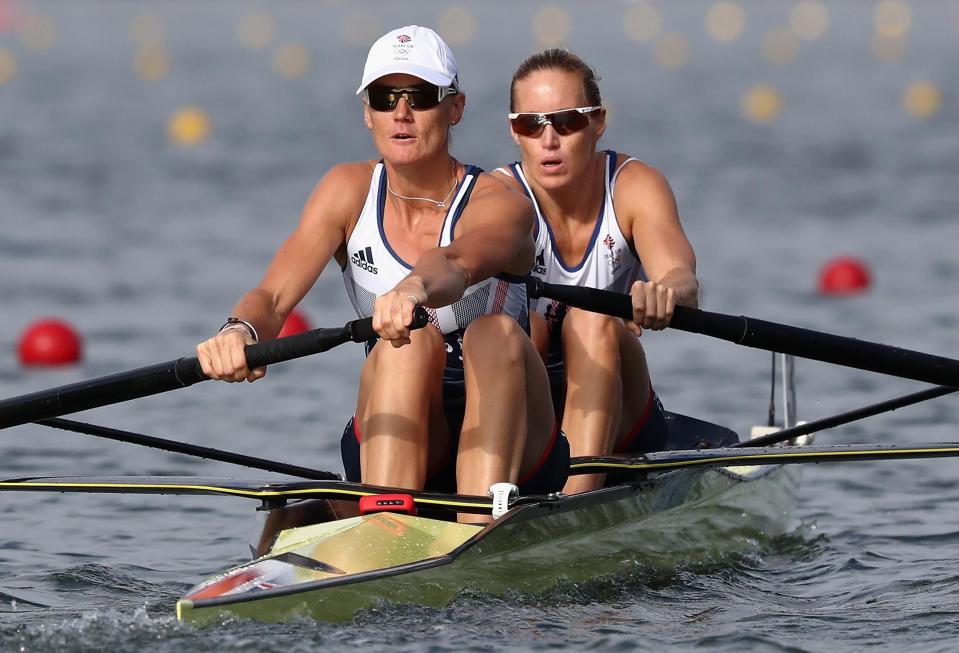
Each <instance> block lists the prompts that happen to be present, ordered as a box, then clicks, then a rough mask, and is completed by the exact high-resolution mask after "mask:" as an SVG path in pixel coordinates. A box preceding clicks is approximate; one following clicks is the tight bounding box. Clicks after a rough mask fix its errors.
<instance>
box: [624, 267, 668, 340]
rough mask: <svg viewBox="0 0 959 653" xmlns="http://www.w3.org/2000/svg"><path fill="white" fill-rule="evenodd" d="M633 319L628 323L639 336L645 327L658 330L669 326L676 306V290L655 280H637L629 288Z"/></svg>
mask: <svg viewBox="0 0 959 653" xmlns="http://www.w3.org/2000/svg"><path fill="white" fill-rule="evenodd" d="M629 296H630V299H631V300H632V303H633V319H632V320H630V321H628V322H627V323H626V326H627V327H629V330H630V331H632V332H633V333H635V334H636V335H637V336H638V335H641V334H642V332H643V329H644V328H645V329H653V330H654V331H658V330H660V329H665V328H666V327H667V326H669V321H670V320H671V319H672V318H673V310H674V309H675V308H676V291H675V290H673V289H672V288H671V287H669V286H666V285H663V284H661V283H657V282H655V281H637V282H635V283H634V284H633V285H632V287H631V288H630V289H629Z"/></svg>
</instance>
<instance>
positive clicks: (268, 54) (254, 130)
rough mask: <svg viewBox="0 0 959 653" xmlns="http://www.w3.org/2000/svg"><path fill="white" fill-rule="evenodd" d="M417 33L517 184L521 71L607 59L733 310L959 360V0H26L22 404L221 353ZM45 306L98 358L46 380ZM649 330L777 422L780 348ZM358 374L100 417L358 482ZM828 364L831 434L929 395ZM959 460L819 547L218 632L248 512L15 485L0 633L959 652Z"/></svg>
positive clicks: (264, 646)
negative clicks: (830, 289) (28, 354)
mask: <svg viewBox="0 0 959 653" xmlns="http://www.w3.org/2000/svg"><path fill="white" fill-rule="evenodd" d="M410 23H418V24H424V25H429V26H433V27H435V28H436V29H437V30H438V31H440V33H441V34H443V35H444V36H445V37H446V38H447V39H448V40H449V42H450V43H451V45H452V46H453V48H454V51H455V52H456V56H457V58H458V61H459V64H460V68H461V75H460V77H461V81H462V83H463V87H464V89H465V91H466V93H467V97H468V102H467V106H468V109H467V114H466V118H465V120H464V122H463V123H462V124H461V126H459V127H458V128H457V130H456V132H455V136H454V139H455V140H454V153H455V154H456V155H457V156H458V157H459V158H460V159H461V160H464V161H468V162H472V163H476V164H478V165H480V166H482V167H484V168H487V169H492V168H494V167H496V166H498V165H501V164H503V163H506V162H509V161H512V160H513V159H514V158H516V156H517V152H516V151H515V149H514V146H513V144H512V141H511V140H510V138H509V133H508V129H507V125H506V120H505V112H506V111H507V106H506V101H507V88H508V81H509V78H510V76H511V75H512V72H513V70H514V69H515V67H516V65H517V64H518V63H519V62H520V61H521V60H522V59H523V58H524V57H525V56H526V55H528V54H530V53H532V52H533V51H535V50H537V49H539V48H541V47H544V46H553V45H562V46H568V47H570V48H571V49H573V50H574V51H575V52H577V53H579V54H580V55H581V56H583V57H584V58H585V59H586V60H587V61H588V62H590V63H591V64H592V65H593V66H594V67H595V68H596V69H597V71H598V73H599V74H600V76H601V77H602V82H601V88H602V91H603V94H604V101H605V103H606V104H607V105H608V106H609V110H610V124H609V128H608V130H607V136H606V137H605V146H606V147H609V148H612V149H616V150H620V151H624V152H628V153H630V154H633V155H635V156H638V157H640V158H642V159H643V160H645V161H647V162H649V163H651V164H652V165H655V166H657V167H658V168H660V169H661V170H662V171H663V172H664V173H665V174H666V176H667V177H668V178H669V180H670V182H671V183H672V185H673V188H674V191H675V193H676V196H677V198H678V202H679V206H680V213H681V215H682V218H683V223H684V225H685V227H686V229H687V232H688V234H689V236H690V239H691V240H692V242H693V245H694V247H695V248H696V252H697V256H698V262H699V274H700V278H701V279H702V284H703V302H704V307H705V308H708V309H711V310H716V311H721V312H731V313H743V314H747V315H756V316H759V317H763V318H767V319H772V320H776V321H782V322H787V323H793V324H799V325H801V326H806V327H811V328H817V329H821V330H826V331H834V332H839V333H843V334H846V335H852V336H856V337H860V338H864V339H869V340H877V341H881V342H888V343H891V344H897V345H900V346H905V347H910V348H915V349H920V350H923V351H929V352H933V353H938V354H942V355H946V356H955V355H956V353H957V351H959V346H957V344H959V339H957V336H956V326H957V324H959V321H957V318H956V315H957V308H959V302H957V292H956V284H957V281H959V260H957V258H956V254H955V252H956V246H957V243H959V223H957V220H956V215H957V209H959V185H957V184H956V179H957V175H959V124H957V123H959V106H957V102H956V99H957V91H956V89H957V76H959V47H957V45H959V2H955V1H951V2H947V1H945V0H936V1H934V0H926V1H924V2H911V3H909V2H904V1H900V0H883V1H880V2H873V1H869V2H843V3H828V4H827V3H824V2H819V1H816V0H803V1H800V2H782V3H769V2H760V1H758V0H752V1H733V2H709V1H701V0H692V1H688V2H682V3H667V2H652V1H649V2H647V1H642V2H613V1H606V0H602V1H597V2H588V3H586V2H563V1H557V2H539V1H529V2H503V1H499V0H491V1H487V2H484V3H482V4H480V3H461V4H447V3H442V4H441V3H434V2H427V1H426V0H416V1H412V2H396V3H383V2H373V1H358V2H335V1H328V0H311V1H309V2H308V1H306V0H296V1H294V0H283V1H282V2H255V1H252V0H251V1H243V2H236V1H227V0H196V1H194V2H170V1H167V2H160V1H159V0H149V1H147V0H143V1H140V2H136V3H121V2H112V1H109V0H69V1H68V0H33V1H26V0H21V1H16V0H0V316H2V324H3V328H2V329H0V397H7V396H13V395H17V394H22V393H25V392H29V391H32V390H35V389H40V388H45V387H49V386H53V385H59V384H62V383H67V382H71V381H76V380H79V379H83V378H88V377H92V376H97V375H101V374H106V373H110V372H114V371H119V370H124V369H129V368H132V367H137V366H140V365H144V364H148V363H152V362H156V361H162V360H169V359H171V358H176V357H179V356H183V355H188V354H190V353H191V352H192V350H193V347H194V346H195V344H196V343H197V342H198V341H200V340H201V339H203V338H205V337H207V336H208V335H209V334H210V333H212V332H213V331H214V330H215V329H216V328H217V327H218V326H219V325H220V324H221V323H222V321H223V318H224V316H225V315H226V314H228V312H229V310H230V308H231V307H232V305H233V303H234V302H235V300H236V299H237V298H238V296H239V295H240V294H241V293H242V292H243V291H244V290H246V289H248V288H249V287H251V286H252V285H254V284H255V283H256V282H257V281H258V279H259V278H260V276H261V275H262V273H263V271H264V270H265V268H266V265H267V264H268V262H269V260H270V257H271V255H272V253H273V251H274V250H275V248H276V247H277V246H278V245H279V243H280V242H281V241H282V240H283V238H284V237H285V236H286V235H287V234H288V233H289V232H290V231H291V230H292V228H293V227H294V225H295V224H296V221H297V219H298V214H299V211H300V209H301V207H302V204H303V202H304V201H305V199H306V197H307V195H308V194H309V192H310V190H311V188H312V187H313V185H314V184H315V183H316V181H317V180H318V179H319V177H320V176H321V175H322V174H323V172H324V171H325V170H326V169H327V168H328V167H329V166H331V165H332V164H334V163H335V162H338V161H343V160H359V159H366V158H373V157H375V156H376V154H375V152H374V151H373V149H372V146H371V144H370V142H369V139H368V135H367V133H366V131H365V129H364V127H363V124H362V120H361V111H360V105H359V101H358V100H357V98H356V97H355V96H354V94H353V92H354V90H355V87H356V85H357V83H358V79H359V77H360V73H361V71H362V65H363V61H364V58H365V54H366V51H367V49H368V47H369V45H370V44H371V43H372V41H373V40H374V39H375V38H376V37H378V36H379V35H380V34H382V33H383V32H385V31H387V30H389V29H392V28H394V27H397V26H401V25H405V24H410ZM842 254H852V255H855V256H858V257H860V258H861V259H863V260H864V261H865V262H866V263H867V264H868V265H869V266H870V268H871V270H872V274H873V279H874V284H873V287H872V288H871V289H870V291H869V292H867V293H864V294H861V295H857V296H854V297H847V298H835V297H823V296H821V295H819V294H818V293H817V292H816V275H817V273H818V271H819V270H820V268H821V266H822V265H823V264H824V263H825V262H826V261H828V260H829V259H830V258H832V257H834V256H838V255H842ZM301 309H302V310H303V312H304V313H305V314H306V315H307V316H308V317H309V319H310V321H311V322H312V323H313V325H314V326H321V325H323V326H335V325H339V324H342V323H343V322H345V321H346V320H348V319H350V318H351V317H352V315H351V313H350V308H349V304H348V302H347V299H346V295H345V292H344V291H343V288H342V282H341V281H340V280H339V275H338V273H337V272H336V270H335V268H331V269H328V270H327V271H326V273H324V275H323V276H322V277H321V279H320V281H319V283H318V284H317V285H316V287H315V288H314V289H313V290H312V291H311V293H310V294H309V295H308V296H307V297H306V299H305V300H304V302H303V304H302V305H301ZM47 316H57V317H60V318H63V319H66V320H69V321H70V322H71V323H72V324H74V325H75V326H76V327H77V329H78V330H79V331H80V332H81V334H82V336H83V338H84V347H85V351H84V358H83V361H82V363H81V364H79V365H76V366H70V367H66V368H60V369H25V368H22V367H21V366H20V365H19V363H18V360H17V355H16V347H17V343H18V340H19V337H20V334H21V333H22V332H23V330H24V329H26V328H27V326H28V325H30V324H31V323H33V322H34V321H36V320H38V319H40V318H43V317H47ZM644 339H645V342H646V347H647V350H648V352H649V356H650V361H651V366H652V368H653V374H654V378H655V379H656V384H657V389H658V391H659V393H660V394H661V396H662V397H663V399H664V402H665V403H666V404H667V407H668V408H670V409H672V410H677V411H681V412H687V413H691V414H694V415H697V416H699V417H703V418H706V419H711V420H714V421H718V422H721V423H724V424H727V425H729V426H731V427H733V428H736V429H738V430H740V431H743V430H745V429H748V427H749V426H750V425H751V424H753V423H762V421H763V420H764V418H765V410H766V402H767V400H768V395H767V393H768V387H767V386H768V379H767V375H768V371H767V368H768V357H767V355H766V354H763V353H760V352H756V351H753V350H743V349H741V348H737V347H735V346H733V345H728V344H725V343H718V342H716V341H709V340H707V339H704V338H702V337H697V336H693V335H689V334H683V333H672V332H669V331H666V332H661V333H647V334H646V335H644ZM361 361H362V352H361V351H360V349H359V348H357V347H349V346H345V347H341V348H339V349H336V350H334V351H332V352H330V353H328V354H325V355H322V356H317V357H314V358H312V359H307V360H303V361H300V362H297V363H293V364H287V365H285V366H278V367H276V368H275V369H272V370H271V372H270V374H269V376H268V379H267V380H266V381H264V382H261V383H257V384H254V385H252V386H249V385H245V384H244V385H243V386H227V385H225V384H202V385H200V386H196V387H193V388H191V389H189V390H183V391H179V392H174V393H168V394H165V395H160V396H157V397H153V398H149V399H144V400H139V401H136V402H131V403H128V404H121V405H117V406H113V407H109V408H103V409H99V410H97V411H95V412H91V413H89V414H83V415H81V417H80V418H81V419H88V420H89V421H93V422H96V423H102V424H107V425H110V426H115V427H118V428H126V429H131V430H135V431H140V432H145V433H151V434H155V435H159V436H161V437H169V438H175V439H182V440H187V441H189V442H193V443H196V444H202V445H206V446H212V447H221V448H227V449H234V450H240V451H243V452H247V453H250V454H253V455H262V456H264V457H269V458H274V459H279V460H287V461H291V462H297V463H299V464H305V465H313V466H315V467H318V468H325V469H331V470H334V471H340V463H339V457H338V445H337V438H338V434H339V432H340V430H341V429H342V424H343V422H344V420H345V419H346V418H347V417H348V415H349V413H350V411H351V409H352V408H351V405H352V402H353V399H354V392H355V390H354V389H355V385H356V379H357V370H358V367H359V365H360V363H361ZM798 378H799V389H800V417H802V418H804V419H815V418H818V417H822V416H825V415H828V414H830V413H832V412H835V411H840V410H844V409H848V408H851V407H854V406H858V405H860V404H865V403H869V402H872V401H878V400H880V399H883V398H886V397H889V396H893V395H896V394H901V393H904V392H907V391H909V390H911V389H913V387H914V385H915V384H912V383H909V382H905V381H901V380H897V379H891V378H885V377H879V376H877V375H872V374H866V373H859V372H855V371H852V370H845V369H841V368H833V367H830V366H828V365H824V364H819V363H811V362H810V363H804V362H801V363H800V365H799V369H798ZM957 423H959V409H957V404H956V402H955V400H954V399H952V400H950V399H949V398H945V399H941V400H938V401H937V402H935V403H930V404H928V405H924V406H920V407H915V408H911V409H907V410H904V411H900V412H897V413H895V414H894V415H890V416H884V417H879V418H874V419H873V420H871V421H869V422H864V423H861V424H857V425H853V426H849V427H846V428H843V429H840V430H837V431H835V432H830V433H825V434H822V435H821V436H820V439H819V442H824V443H833V442H835V443H842V442H926V441H944V440H947V441H948V440H956V439H957V433H956V425H957ZM955 469H956V468H955V463H953V462H950V461H911V462H891V463H856V464H842V465H831V466H816V467H808V468H806V470H805V482H804V485H803V497H802V501H801V503H800V505H799V507H798V512H797V528H796V531H795V533H794V534H793V535H790V536H788V537H786V538H783V539H781V540H777V541H776V542H773V543H772V544H770V545H769V546H768V547H764V548H762V549H761V550H758V551H755V552H751V553H749V554H748V555H744V556H741V557H736V558H733V559H729V560H725V561H722V562H721V563H718V564H716V565H715V566H710V567H707V568H696V569H691V568H682V567H680V568H677V569H675V570H674V571H673V572H671V573H668V574H663V573H658V572H657V573H654V572H651V571H648V570H643V569H638V570H637V571H636V572H635V573H631V574H624V575H622V576H621V577H617V578H614V579H611V580H607V581H599V582H597V583H594V584H591V585H587V586H570V587H562V588H559V589H558V590H556V591H555V592H552V593H550V594H548V595H546V596H540V597H522V596H519V597H508V598H507V599H505V600H504V599H494V598H490V597H482V596H472V595H464V596H463V597H461V598H460V599H458V600H457V601H456V602H455V603H454V604H453V605H451V606H450V607H448V608H445V609H439V610H434V609H424V608H411V607H391V606H384V607H383V608H382V609H381V610H378V611H374V612H371V613H367V614H364V615H361V616H359V617H358V618H357V620H356V622H355V623H352V624H346V625H339V626H329V625H325V624H315V623H298V624H293V625H289V626H260V625H256V624H250V623H231V624H226V625H224V626H222V627H218V628H213V629H209V630H202V631H198V630H194V629H192V628H189V627H184V626H179V625H177V624H176V622H175V621H174V619H173V616H172V612H173V603H174V601H175V599H176V597H177V596H179V595H180V594H182V593H183V591H184V590H186V589H187V588H188V587H189V586H190V585H192V584H193V583H195V582H196V581H198V580H199V579H201V578H202V577H204V576H206V575H208V574H210V573H212V572H214V571H216V570H219V569H221V568H223V567H225V566H227V565H228V564H234V563H237V562H240V561H242V560H243V559H244V558H245V557H246V555H247V551H246V542H247V541H248V539H249V538H250V537H251V536H252V534H253V532H254V529H255V524H254V518H253V514H252V510H251V509H250V508H251V506H250V505H248V504H247V503H245V502H238V501H235V500H232V499H220V498H203V497H195V498H163V497H145V498H143V497H140V498H132V497H120V496H107V495H103V496H98V495H92V496H61V495H51V496H44V495H36V496H28V495H22V494H16V495H8V496H3V497H0V513H2V517H3V518H2V526H0V533H2V535H0V571H2V577H3V578H2V581H0V649H3V650H21V651H48V650H65V651H87V650H129V651H133V650H158V651H173V650H182V649H193V650H214V649H227V648H229V649H232V650H238V651H280V650H282V651H306V650H315V649H317V648H318V647H320V646H323V647H324V648H327V649H332V650H340V649H344V650H345V649H350V648H356V647H359V646H362V647H367V648H387V647H389V648H391V649H396V650H403V651H425V650H430V651H439V650H489V649H498V648H516V649H526V650H540V649H555V648H570V649H581V648H592V649H596V650H632V649H648V650H662V649H675V650H682V649H686V648H693V647H709V648H713V649H716V650H743V649H755V650H819V651H826V650H829V651H832V650H858V649H861V648H864V647H866V646H870V647H876V648H879V649H883V648H885V649H889V650H900V649H904V648H906V649H913V650H952V649H954V647H955V644H954V642H955V638H956V636H957V635H959V574H957V572H956V570H955V565H954V562H955V555H956V554H955V551H956V545H957V544H959V526H957V523H959V510H957V508H956V501H957V500H959V486H957V484H956V482H955V476H956V474H955ZM0 470H2V471H0V476H3V477H18V476H27V475H57V474H60V475H64V474H96V475H108V474H202V475H219V476H230V475H236V476H244V475H247V474H246V473H245V472H244V471H243V470H241V469H237V468H234V467H230V466H228V465H224V464H218V463H213V462H205V461H200V460H193V459H188V458H185V457H182V456H177V455H174V454H164V453H160V452H156V451H152V450H147V449H143V450H141V449H138V448H136V447H132V446H129V445H121V444H117V443H111V442H106V441H99V440H96V439H93V438H90V437H87V436H81V435H72V434H68V433H64V432H57V431H52V430H46V429H44V428H42V427H39V426H21V427H17V428H15V429H11V430H8V431H4V432H3V433H2V434H0ZM253 476H255V477H257V478H259V477H264V476H268V475H267V474H264V473H262V472H258V473H254V474H253ZM587 553H588V552H587Z"/></svg>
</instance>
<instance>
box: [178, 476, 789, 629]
mask: <svg viewBox="0 0 959 653" xmlns="http://www.w3.org/2000/svg"><path fill="white" fill-rule="evenodd" d="M798 480H799V468H798V466H778V465H777V466H766V467H758V468H757V467H752V468H742V469H738V468H722V467H720V468H713V469H684V470H677V471H673V472H668V473H665V474H661V475H659V476H657V477H655V478H652V479H649V480H646V481H644V482H642V483H637V484H634V485H624V486H617V487H612V488H608V489H605V490H598V491H595V492H589V493H585V494H582V495H576V496H572V497H564V498H562V499H560V500H558V501H555V502H545V503H541V504H535V505H527V506H520V507H517V508H514V509H513V510H511V511H510V512H509V513H508V514H507V515H505V516H504V517H502V518H501V519H500V520H498V521H497V522H495V523H494V524H492V525H490V526H489V527H486V528H482V527H478V526H469V525H462V524H455V523H451V522H445V521H439V520H433V519H427V518H424V517H413V516H409V515H395V514H388V513H378V514H374V515H366V516H364V517H358V518H352V519H350V520H340V522H333V523H331V524H323V525H317V527H316V528H317V529H318V530H317V531H316V532H312V533H311V532H310V531H309V530H308V529H309V528H311V527H306V528H304V529H293V530H294V531H298V532H290V531H285V532H284V533H283V534H281V536H280V538H279V539H278V540H277V544H276V545H275V546H274V548H273V549H272V550H271V552H270V553H269V554H268V555H267V556H264V557H263V558H260V559H258V560H255V561H253V562H252V563H249V564H247V565H242V566H240V567H238V568H235V569H233V570H230V571H228V572H226V573H225V574H222V575H220V576H217V577H214V578H212V579H210V580H209V581H206V582H205V583H201V584H200V585H198V586H197V587H196V588H194V589H193V590H191V592H190V593H188V594H187V597H186V598H184V599H181V600H180V601H179V602H178V603H177V616H178V617H179V618H180V619H181V620H182V621H186V622H191V623H195V624H208V623H212V622H217V621H220V620H223V619H226V618H231V617H242V618H249V619H256V620H260V621H287V620H292V619H296V618H301V617H312V618H314V619H319V620H324V621H344V620H349V619H351V618H352V617H353V616H354V615H355V614H356V613H357V612H358V611H360V610H363V609H366V608H370V607H374V606H376V605H377V604H379V603H380V602H382V601H388V602H390V603H394V604H403V603H412V604H418V605H428V606H442V605H445V604H447V603H449V602H450V601H451V600H452V599H453V598H454V597H455V596H456V595H457V594H458V593H460V592H462V591H464V590H467V589H468V590H471V591H479V592H484V593H489V594H494V595H495V594H503V593H505V592H506V591H519V592H524V593H534V594H535V593H538V592H542V591H544V590H546V589H549V588H550V587H553V586H555V585H556V584H557V583H559V582H562V581H571V582H582V581H586V580H590V579H595V578H599V577H603V576H609V575H612V574H616V573H618V572H622V571H624V570H627V569H629V568H632V567H634V566H635V565H636V564H642V565H644V566H649V567H653V568H671V567H674V566H676V565H678V564H684V565H687V564H689V565H695V564H699V563H704V562H713V561H717V560H720V559H722V557H723V556H726V555H728V554H729V553H732V552H740V551H744V550H755V549H757V548H761V547H762V546H763V545H764V544H765V543H768V541H769V540H770V539H771V538H773V537H775V536H777V535H780V534H782V533H783V532H784V531H785V530H786V529H787V528H788V527H789V524H790V521H791V513H792V510H793V508H794V507H795V505H796V503H797V488H798ZM411 535H412V537H411ZM587 551H588V555H584V552H587ZM333 552H339V553H338V554H337V553H333ZM367 554H368V555H367ZM332 555H339V556H340V557H339V559H336V560H333V559H332V558H331V557H330V556H332ZM291 560H292V561H293V563H292V564H291V563H290V561H291ZM311 561H312V562H311ZM331 561H332V562H335V563H337V564H331ZM251 578H252V579H258V580H254V581H253V582H247V583H246V584H245V585H243V586H239V585H237V586H236V587H234V588H233V589H232V591H224V592H222V593H220V594H219V595H216V594H217V593H219V590H220V589H221V588H224V587H227V588H228V587H230V585H231V583H234V582H239V581H241V580H247V581H248V580H249V579H251Z"/></svg>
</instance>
